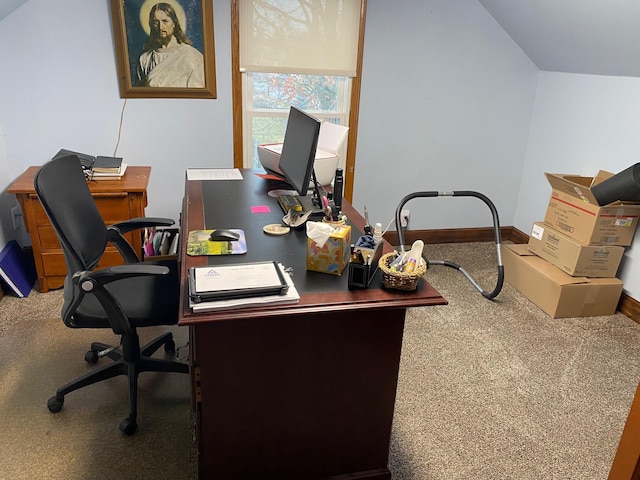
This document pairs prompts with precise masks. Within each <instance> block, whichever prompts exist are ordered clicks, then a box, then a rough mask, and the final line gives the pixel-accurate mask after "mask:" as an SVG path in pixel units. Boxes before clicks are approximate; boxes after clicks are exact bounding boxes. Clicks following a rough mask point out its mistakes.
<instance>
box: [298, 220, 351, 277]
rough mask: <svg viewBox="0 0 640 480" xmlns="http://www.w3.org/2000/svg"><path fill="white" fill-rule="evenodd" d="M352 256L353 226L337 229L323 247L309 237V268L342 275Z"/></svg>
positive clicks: (314, 270)
mask: <svg viewBox="0 0 640 480" xmlns="http://www.w3.org/2000/svg"><path fill="white" fill-rule="evenodd" d="M350 258H351V226H349V225H346V226H342V227H340V228H338V229H336V231H335V232H333V233H332V234H331V236H330V237H329V239H328V240H327V241H326V243H325V244H324V245H323V246H322V248H320V247H318V244H317V243H316V242H315V241H313V240H312V239H310V238H308V237H307V270H311V271H313V272H322V273H330V274H331V275H342V272H343V270H344V268H345V267H346V266H347V264H348V263H349V259H350Z"/></svg>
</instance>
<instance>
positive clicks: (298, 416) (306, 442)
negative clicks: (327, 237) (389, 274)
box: [179, 170, 446, 480]
mask: <svg viewBox="0 0 640 480" xmlns="http://www.w3.org/2000/svg"><path fill="white" fill-rule="evenodd" d="M242 174H243V176H244V180H242V181H238V180H236V181H234V180H224V181H202V182H201V181H187V182H186V193H185V198H184V206H183V213H182V224H181V238H182V239H186V238H187V236H188V232H189V231H190V230H198V229H211V228H242V229H244V231H245V235H246V237H247V246H248V252H247V254H246V255H243V256H237V255H233V256H224V257H190V256H187V255H186V241H182V242H181V247H180V262H181V266H180V270H181V277H182V280H181V281H182V291H181V297H182V298H181V309H180V312H181V315H180V322H179V323H180V325H188V326H189V327H190V342H189V346H190V363H191V367H192V368H191V372H192V383H193V395H194V396H193V398H194V411H195V414H196V433H197V446H198V466H199V476H200V478H204V479H224V480H228V479H278V480H286V479H296V480H299V479H319V478H331V479H338V478H340V479H342V478H345V479H346V478H349V479H364V478H366V479H370V480H371V479H375V480H383V479H389V478H390V477H391V475H390V472H389V469H388V467H387V463H388V456H389V441H390V436H391V425H392V421H393V409H394V403H395V395H396V385H397V380H398V369H399V364H400V353H401V348H402V334H403V329H404V319H405V313H406V310H407V308H408V307H414V306H424V305H438V304H445V303H446V301H445V299H444V298H443V297H442V296H441V295H440V294H439V293H438V292H437V291H436V290H435V289H434V288H433V287H431V286H430V285H429V284H428V283H427V282H426V281H421V283H420V285H419V287H418V290H417V291H415V292H403V291H393V290H392V291H388V290H383V289H382V288H381V287H380V279H379V273H378V278H376V279H375V280H374V285H373V286H372V287H371V288H369V289H367V290H360V291H349V290H348V289H347V278H346V275H347V270H345V272H344V273H343V275H342V276H341V277H336V276H333V275H328V274H323V273H317V272H307V271H306V267H305V248H306V234H305V232H304V230H302V231H292V232H291V233H289V234H288V235H286V236H282V237H280V236H269V235H267V234H265V233H264V232H263V231H262V227H263V226H264V225H266V224H270V223H278V222H280V220H281V218H282V212H281V211H280V209H279V207H278V205H277V201H276V199H274V198H271V197H269V196H268V195H267V190H268V188H269V187H271V188H273V184H271V185H269V183H268V182H267V181H265V180H263V179H261V178H259V177H256V176H255V175H254V172H253V171H250V170H242ZM258 205H259V206H264V205H266V206H269V208H270V210H271V212H270V213H266V214H252V213H251V207H252V206H258ZM344 211H345V213H346V215H347V216H348V218H349V221H350V223H351V224H352V228H356V229H360V230H361V229H362V227H363V225H364V220H363V218H362V217H361V216H360V215H359V214H358V213H357V212H356V211H355V210H354V209H353V208H352V207H351V206H350V205H348V204H346V205H344ZM358 235H359V232H358V231H357V230H356V231H353V232H352V237H353V238H356V237H357V236H358ZM386 247H387V249H390V246H389V245H386ZM270 259H274V260H278V261H280V262H281V263H283V264H284V265H285V266H288V267H292V268H293V280H294V283H295V285H296V288H297V289H298V290H299V292H300V294H301V299H300V303H299V304H295V305H284V306H271V307H263V308H251V309H242V310H232V311H224V312H217V313H216V312H210V313H200V314H193V313H192V312H191V311H190V309H189V304H188V284H187V273H188V269H189V268H190V267H193V266H197V265H206V264H215V263H231V262H238V261H247V262H251V261H259V260H270Z"/></svg>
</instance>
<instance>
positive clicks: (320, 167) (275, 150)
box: [258, 122, 349, 185]
mask: <svg viewBox="0 0 640 480" xmlns="http://www.w3.org/2000/svg"><path fill="white" fill-rule="evenodd" d="M348 130H349V128H348V127H344V126H342V125H336V124H334V123H329V122H322V123H321V124H320V135H319V137H318V148H317V150H316V160H315V163H314V166H313V168H314V170H315V172H316V179H317V180H318V183H319V184H320V185H329V184H331V182H332V181H333V177H334V176H335V174H336V168H337V167H338V161H339V160H340V156H339V154H338V151H339V150H340V148H341V147H342V144H343V143H344V140H345V138H346V137H347V131H348ZM281 154H282V143H271V144H261V145H258V160H260V164H261V165H262V166H263V167H264V168H265V169H266V170H271V171H272V172H276V173H279V174H280V175H282V171H281V170H280V155H281Z"/></svg>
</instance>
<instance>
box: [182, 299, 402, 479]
mask: <svg viewBox="0 0 640 480" xmlns="http://www.w3.org/2000/svg"><path fill="white" fill-rule="evenodd" d="M404 316H405V310H404V309H397V310H386V311H385V310H378V311H372V312H370V313H369V315H363V314H357V315H353V314H351V313H349V312H346V313H345V312H334V313H332V314H326V313H325V314H316V315H302V316H291V317H281V318H273V319H266V320H260V319H247V320H245V321H234V322H218V323H215V324H207V325H197V326H195V327H191V328H193V329H195V335H194V338H195V341H196V345H195V346H196V349H197V352H198V360H197V361H198V367H199V369H200V392H201V396H202V408H201V411H200V412H201V425H200V435H201V443H200V447H201V450H200V452H199V453H200V454H199V464H200V478H225V479H240V478H278V479H280V480H287V479H299V478H325V477H329V476H333V475H347V474H348V475H349V478H365V476H366V478H376V479H385V478H387V479H388V478H390V473H389V470H388V467H387V463H388V454H389V442H390V438H391V427H392V421H393V411H394V404H395V396H396V385H397V380H398V371H399V365H400V353H401V348H402V334H403V328H404ZM371 472H376V473H375V474H373V473H371ZM370 475H373V476H370Z"/></svg>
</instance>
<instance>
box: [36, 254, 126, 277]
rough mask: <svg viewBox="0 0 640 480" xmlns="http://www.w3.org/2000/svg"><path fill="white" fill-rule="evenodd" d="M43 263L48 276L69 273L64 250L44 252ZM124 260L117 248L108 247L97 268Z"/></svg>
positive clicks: (117, 263) (110, 265)
mask: <svg viewBox="0 0 640 480" xmlns="http://www.w3.org/2000/svg"><path fill="white" fill-rule="evenodd" d="M42 264H43V266H44V274H45V275H46V276H47V277H48V276H55V275H61V276H65V275H66V274H67V265H66V264H65V263H64V255H63V254H62V252H43V253H42ZM123 264H124V261H123V260H122V257H121V256H120V253H119V252H118V251H117V250H116V249H115V248H108V249H107V250H106V251H105V252H104V255H103V256H102V258H101V259H100V261H99V262H98V266H97V267H96V268H103V267H105V266H108V267H112V266H114V265H123Z"/></svg>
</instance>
